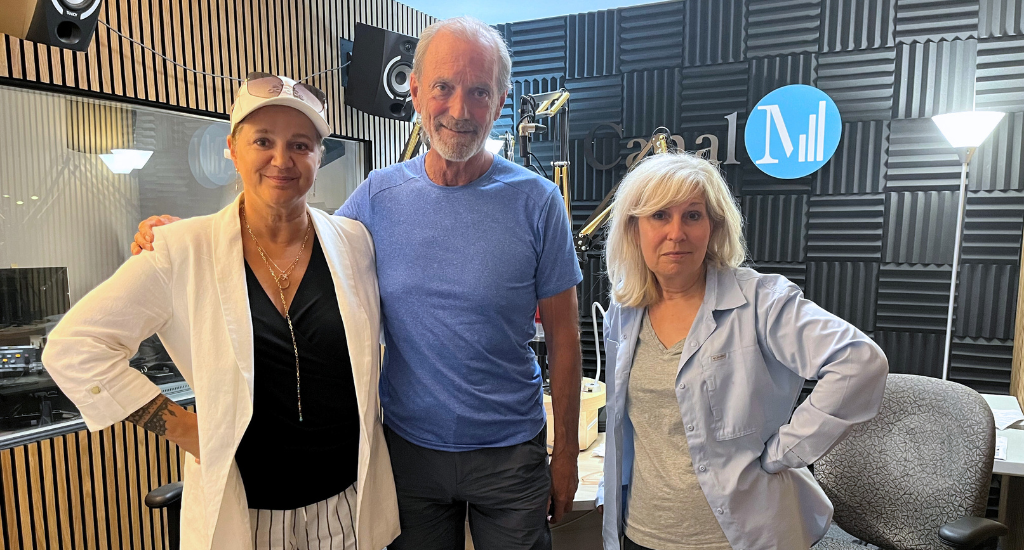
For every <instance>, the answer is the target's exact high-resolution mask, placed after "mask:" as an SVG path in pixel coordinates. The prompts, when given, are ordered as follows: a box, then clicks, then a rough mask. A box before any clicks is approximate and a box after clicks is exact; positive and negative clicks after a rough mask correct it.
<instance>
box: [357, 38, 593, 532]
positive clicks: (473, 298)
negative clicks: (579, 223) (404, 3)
mask: <svg viewBox="0 0 1024 550" xmlns="http://www.w3.org/2000/svg"><path fill="white" fill-rule="evenodd" d="M510 70H511V60H510V57H509V54H508V49H507V47H506V45H505V43H504V41H503V40H502V39H501V36H500V35H499V34H498V33H497V32H496V31H495V30H494V29H492V28H490V27H488V26H486V25H485V24H483V23H482V22H480V21H477V20H475V19H471V18H455V19H448V20H445V21H441V22H438V23H435V24H434V25H431V26H430V27H428V28H427V29H426V30H424V31H423V33H421V35H420V41H419V44H418V46H417V48H416V55H415V58H414V61H413V75H412V77H411V79H410V87H411V94H412V101H413V105H414V106H415V107H416V112H417V113H419V115H420V117H421V119H422V122H423V129H424V131H425V132H426V134H427V137H428V139H429V141H430V146H431V148H430V150H429V151H428V152H427V153H426V154H425V155H423V156H420V157H417V158H415V159H412V160H409V161H407V162H403V163H401V164H398V165H394V166H390V167H388V168H386V169H383V170H376V171H374V172H372V173H371V174H370V176H369V177H368V178H367V180H366V181H365V182H363V183H362V185H360V187H359V188H358V189H357V190H356V191H355V193H354V194H353V195H352V197H350V198H349V200H348V201H347V202H346V203H345V205H344V206H342V207H341V209H340V210H339V211H338V212H337V213H338V214H339V215H342V216H347V217H350V218H354V219H357V220H359V221H360V222H362V223H363V224H365V225H366V227H367V228H368V229H369V231H370V234H371V235H372V236H373V240H374V243H375V245H376V248H377V273H378V277H379V279H380V295H381V306H382V307H381V309H382V313H383V318H384V334H385V341H386V348H385V356H384V366H383V371H382V376H381V387H380V393H381V402H382V405H383V409H384V423H385V430H386V434H387V439H388V444H389V447H390V451H391V462H392V466H393V469H394V473H395V485H396V486H397V488H398V505H399V517H400V520H401V525H402V534H401V535H400V536H399V538H398V539H397V540H396V541H395V542H394V543H393V544H391V545H390V546H389V548H391V549H393V550H406V549H411V548H416V549H418V550H423V549H428V550H429V549H437V550H455V549H459V550H461V549H462V548H463V545H464V540H463V539H464V528H463V523H464V521H465V517H466V510H467V506H468V510H469V522H470V529H471V531H472V536H473V542H474V543H475V545H476V547H477V548H481V549H487V550H491V549H506V548H507V549H512V548H517V549H542V548H544V549H546V548H550V546H551V542H550V534H549V531H548V527H547V512H548V509H549V508H548V505H549V504H550V505H552V506H553V508H552V512H551V520H552V521H558V520H559V518H561V516H562V514H563V513H564V512H566V511H569V510H571V509H572V501H573V497H574V495H575V492H576V485H577V472H576V459H577V455H578V446H577V433H576V432H577V423H578V418H579V398H580V393H579V391H580V362H581V360H580V344H579V332H578V311H577V304H576V288H575V286H576V285H577V284H579V283H580V281H581V280H582V274H581V273H580V269H579V264H578V263H577V260H576V256H575V253H574V251H573V246H572V235H571V227H570V224H569V219H568V216H567V215H566V212H565V208H564V206H563V201H562V197H561V195H560V193H559V191H558V189H557V188H556V187H555V185H554V184H552V183H551V182H550V181H548V180H546V179H543V178H541V177H539V176H537V175H536V174H534V173H533V172H530V171H528V170H526V169H525V168H522V167H520V166H518V165H515V164H512V163H510V162H508V161H507V160H505V159H503V158H501V157H500V156H496V155H493V154H491V153H488V152H487V151H486V150H484V144H485V142H486V140H487V137H488V136H489V135H490V131H491V127H492V125H493V124H494V121H495V120H497V119H498V117H499V116H500V115H501V108H502V105H504V103H505V96H506V95H507V94H508V90H509V87H510V86H509V75H510ZM538 305H539V307H540V315H541V321H542V323H543V325H544V332H545V336H546V341H547V346H548V353H549V364H550V372H551V394H552V401H553V403H552V404H553V407H554V417H555V421H556V423H555V424H554V430H555V445H554V449H553V452H552V456H551V464H550V469H549V466H548V463H547V448H546V447H547V445H546V435H545V434H546V431H545V420H544V408H543V393H542V388H541V376H540V370H539V368H538V366H537V362H536V359H535V357H534V355H533V352H532V351H531V350H530V348H529V346H528V343H529V341H530V340H531V338H532V337H533V332H534V325H533V319H534V313H535V311H536V309H537V307H538ZM549 472H550V474H549ZM549 475H550V477H549Z"/></svg>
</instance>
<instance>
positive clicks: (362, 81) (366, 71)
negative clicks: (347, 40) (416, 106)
mask: <svg viewBox="0 0 1024 550" xmlns="http://www.w3.org/2000/svg"><path fill="white" fill-rule="evenodd" d="M418 41H419V39H417V38H413V37H412V36H406V35H404V34H398V33H397V32H391V31H388V30H384V29H382V28H379V27H371V26H370V25H364V24H363V23H356V37H355V40H354V41H353V45H352V63H351V65H349V67H348V75H349V76H348V86H347V87H346V88H345V103H347V104H348V105H351V106H352V107H355V108H356V109H359V110H360V111H363V112H365V113H369V114H371V115H377V116H382V117H386V118H394V119H398V120H411V119H412V115H413V106H412V101H411V100H410V99H409V77H410V76H412V56H413V53H415V52H416V43H417V42H418Z"/></svg>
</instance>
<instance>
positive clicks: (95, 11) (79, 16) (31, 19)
mask: <svg viewBox="0 0 1024 550" xmlns="http://www.w3.org/2000/svg"><path fill="white" fill-rule="evenodd" d="M102 2H103V0H9V1H6V2H4V11H5V13H4V15H3V17H0V33H3V34H9V35H11V36H14V37H16V38H24V39H25V40H31V41H32V42H36V43H38V44H48V45H50V46H57V47H58V48H67V49H69V50H75V51H79V52H84V51H85V50H87V49H88V48H89V42H91V41H92V35H93V33H94V32H95V31H96V20H97V19H99V17H100V4H101V3H102Z"/></svg>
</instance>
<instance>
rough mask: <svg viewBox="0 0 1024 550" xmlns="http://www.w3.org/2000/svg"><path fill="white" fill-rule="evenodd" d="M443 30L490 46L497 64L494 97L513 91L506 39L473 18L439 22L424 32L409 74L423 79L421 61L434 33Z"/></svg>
mask: <svg viewBox="0 0 1024 550" xmlns="http://www.w3.org/2000/svg"><path fill="white" fill-rule="evenodd" d="M442 29H444V30H446V31H448V32H450V33H452V34H454V35H455V36H457V37H459V38H462V39H465V40H477V41H479V42H481V43H483V44H486V45H488V46H490V47H491V48H492V50H493V51H494V57H495V61H496V62H497V70H496V71H495V72H496V73H497V74H495V77H494V78H495V81H494V84H495V86H496V88H497V89H496V90H495V93H496V94H501V93H503V92H504V91H505V90H508V89H510V88H511V87H512V56H511V54H509V51H508V44H506V43H505V39H503V38H502V37H501V33H499V32H498V31H497V30H496V29H495V28H494V27H491V26H490V25H488V24H487V23H484V22H483V21H481V20H479V19H477V18H475V17H468V16H465V15H464V16H461V17H452V18H450V19H442V20H440V21H438V22H436V23H434V24H433V25H430V26H429V27H427V28H425V29H423V32H421V33H420V40H419V43H418V44H417V45H416V54H415V55H414V56H413V61H412V72H413V74H414V75H416V79H417V80H419V79H420V78H422V72H423V58H424V57H425V56H426V52H427V49H428V48H429V47H430V41H431V40H433V38H434V35H435V34H437V31H439V30H442Z"/></svg>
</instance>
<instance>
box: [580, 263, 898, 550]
mask: <svg viewBox="0 0 1024 550" xmlns="http://www.w3.org/2000/svg"><path fill="white" fill-rule="evenodd" d="M642 320H643V309H642V308H640V309H637V308H628V307H622V306H620V305H618V304H615V303H613V304H612V306H611V308H610V310H609V311H608V315H607V317H606V318H605V325H604V326H605V335H604V336H605V340H604V341H605V349H606V351H607V361H608V363H607V369H608V373H609V374H608V376H607V389H608V405H607V407H608V432H607V435H606V438H607V439H606V449H607V451H606V453H605V465H604V481H603V483H602V485H603V491H599V492H598V503H599V504H601V503H603V504H604V506H605V510H604V547H605V550H618V549H619V537H620V536H621V534H622V533H623V517H624V516H623V503H624V502H628V496H629V483H630V476H631V473H632V465H633V429H632V424H631V422H630V419H629V416H628V415H627V414H626V389H627V386H628V384H629V373H630V369H631V368H632V366H633V365H632V362H633V356H634V351H635V346H636V341H637V335H638V334H639V331H640V326H641V322H642ZM888 369H889V366H888V363H887V361H886V359H885V355H884V354H883V353H882V350H881V349H880V348H879V347H878V346H877V345H876V344H875V343H874V342H873V341H871V339H870V338H868V337H867V336H866V335H865V334H864V333H862V332H861V331H859V330H857V329H856V328H855V327H853V326H852V325H850V324H849V323H847V322H846V321H844V320H842V319H840V318H838V317H836V316H835V315H832V314H831V313H829V312H827V311H825V310H824V309H822V308H821V307H819V306H818V305H816V304H815V303H814V302H811V301H810V300H807V299H805V298H804V297H803V294H802V293H801V291H800V289H799V287H797V286H796V285H794V284H793V283H791V282H790V281H788V280H787V279H786V278H785V277H782V276H779V275H762V274H759V273H757V272H756V271H754V270H752V269H747V268H737V269H725V270H716V269H714V268H711V267H709V268H708V272H707V285H706V289H705V293H704V302H703V304H702V305H701V308H700V310H699V311H698V312H697V316H696V318H695V319H694V321H693V326H692V328H691V329H690V333H689V335H688V336H687V344H686V347H685V349H684V351H683V354H682V357H681V358H680V362H679V373H678V374H677V376H676V382H675V383H676V390H675V391H676V398H677V400H678V402H679V414H680V415H681V416H682V420H683V423H684V424H685V425H686V426H687V431H686V439H687V442H688V444H689V448H690V455H691V457H692V461H693V468H694V472H695V473H696V475H697V479H698V482H699V483H700V486H701V489H702V490H703V491H704V495H705V496H706V497H707V499H708V503H709V504H710V505H711V509H712V511H713V512H714V513H715V517H716V518H717V519H718V522H719V524H720V525H721V527H722V531H723V532H725V535H726V537H727V538H728V539H729V544H730V545H732V547H733V548H734V549H736V550H769V549H778V550H794V549H799V548H809V547H810V546H811V545H812V544H814V543H815V542H817V541H818V540H820V539H821V538H822V537H823V536H824V535H825V532H826V531H827V530H828V528H829V525H830V524H831V521H832V503H831V502H830V501H829V499H828V497H826V496H825V493H824V492H823V491H822V490H821V488H820V487H819V486H818V484H817V482H815V481H814V478H813V477H812V475H811V473H810V471H809V470H808V469H807V465H808V464H811V463H813V462H814V461H815V460H817V459H818V458H820V457H821V456H822V455H824V454H825V453H827V452H828V451H829V450H830V449H832V447H833V446H835V444H836V443H838V442H839V441H840V440H842V439H843V438H844V437H845V436H846V435H847V434H848V433H849V431H850V430H851V429H852V428H853V427H854V426H855V425H857V424H858V423H861V422H865V421H867V420H869V419H871V418H872V417H874V416H875V414H877V413H878V409H879V408H880V407H881V403H882V392H883V391H884V389H885V379H886V375H887V373H888ZM805 379H807V380H817V381H818V383H817V385H816V386H815V388H814V390H813V391H812V392H811V395H810V396H809V397H808V398H807V399H806V400H805V401H804V402H803V403H801V404H800V406H799V407H797V408H796V410H795V411H794V410H793V406H794V405H795V404H796V400H797V398H798V397H799V395H800V389H801V387H802V386H803V383H804V380H805ZM791 413H792V414H791ZM691 426H692V427H693V430H690V427H691ZM665 504H666V505H671V503H665Z"/></svg>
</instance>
